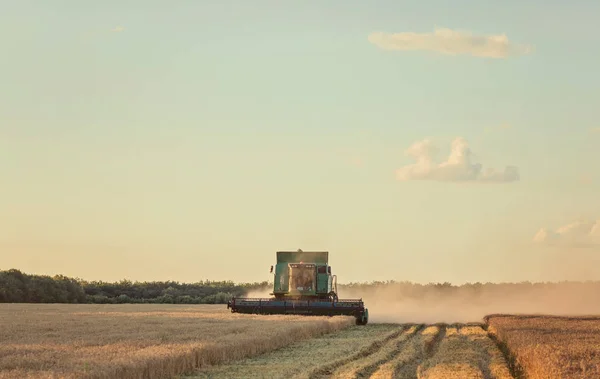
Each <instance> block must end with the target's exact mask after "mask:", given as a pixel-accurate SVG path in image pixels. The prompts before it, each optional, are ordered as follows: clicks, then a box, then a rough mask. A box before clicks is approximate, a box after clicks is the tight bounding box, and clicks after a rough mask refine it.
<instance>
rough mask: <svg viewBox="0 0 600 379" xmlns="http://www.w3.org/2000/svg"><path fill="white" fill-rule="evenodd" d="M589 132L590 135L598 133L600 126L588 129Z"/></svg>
mask: <svg viewBox="0 0 600 379" xmlns="http://www.w3.org/2000/svg"><path fill="white" fill-rule="evenodd" d="M590 132H591V133H600V126H598V127H595V128H590Z"/></svg>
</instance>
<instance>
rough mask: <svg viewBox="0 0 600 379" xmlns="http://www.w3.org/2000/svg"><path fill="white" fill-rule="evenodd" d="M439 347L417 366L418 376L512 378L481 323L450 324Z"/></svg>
mask: <svg viewBox="0 0 600 379" xmlns="http://www.w3.org/2000/svg"><path fill="white" fill-rule="evenodd" d="M436 350H437V351H436V353H435V354H431V355H430V356H429V357H428V358H427V359H426V360H424V361H423V362H422V363H421V364H420V365H419V366H418V367H417V378H419V379H439V378H448V377H460V378H473V379H512V378H513V377H512V375H511V374H510V373H509V371H508V367H507V365H506V362H505V361H504V358H503V356H502V354H501V353H500V351H498V350H497V348H496V346H495V345H494V343H493V341H492V340H491V339H490V338H489V337H488V336H487V333H486V331H485V330H483V328H482V327H481V325H464V324H453V325H449V326H448V327H447V329H446V334H445V336H444V338H443V339H441V341H440V342H439V344H438V347H437V349H436Z"/></svg>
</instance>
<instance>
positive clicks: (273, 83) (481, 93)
mask: <svg viewBox="0 0 600 379" xmlns="http://www.w3.org/2000/svg"><path fill="white" fill-rule="evenodd" d="M598 14H600V3H599V2H597V1H591V0H587V1H581V0H574V1H569V2H563V1H560V2H559V1H557V0H551V1H544V2H543V1H541V0H532V1H527V2H523V1H516V0H506V1H496V2H490V1H475V0H469V1H462V0H461V1H452V2H450V1H442V0H429V1H423V0H421V1H410V2H397V1H389V0H387V1H369V2H362V1H343V2H342V1H329V2H323V1H302V2H285V3H283V2H275V1H260V0H259V1H254V2H248V1H240V0H238V1H208V0H206V1H178V2H165V1H145V2H135V1H126V0H120V1H102V2H78V1H66V0H65V1H60V0H57V1H52V2H48V1H39V0H38V1H27V0H22V1H15V2H9V1H1V2H0V46H1V49H2V59H0V83H1V85H0V269H9V268H18V269H20V270H22V271H24V272H27V273H37V274H49V275H54V274H58V273H60V274H64V275H68V276H73V277H79V278H84V279H87V280H110V281H113V280H120V279H125V278H127V279H130V280H178V281H181V282H194V281H199V280H206V279H209V280H233V281H236V282H245V281H263V280H272V277H271V275H269V266H270V265H271V264H274V263H275V252H276V251H278V250H297V249H303V250H326V251H329V252H330V264H331V265H332V267H333V272H334V273H335V274H337V276H338V281H339V282H340V283H347V282H357V281H372V280H410V281H415V282H421V283H428V282H444V281H449V282H452V283H457V284H460V283H464V282H475V281H481V282H504V281H521V280H530V281H546V280H567V279H572V280H573V279H579V280H586V279H600V265H598V263H599V262H600V197H599V196H598V194H599V193H600V169H599V167H600V108H598V104H600V74H598V70H597V67H600V50H599V49H597V48H596V47H597V46H598V45H599V43H600V37H598V36H599V35H600V33H599V32H600V26H599V25H598V23H597V22H596V21H597V20H596V19H597V15H598Z"/></svg>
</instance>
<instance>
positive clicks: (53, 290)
mask: <svg viewBox="0 0 600 379" xmlns="http://www.w3.org/2000/svg"><path fill="white" fill-rule="evenodd" d="M272 285H273V284H272V283H269V282H267V281H264V282H256V283H237V284H236V283H234V282H233V281H208V280H207V281H200V282H196V283H180V282H177V281H154V282H131V281H129V280H121V281H119V282H114V283H110V282H103V281H85V280H82V279H76V278H70V277H67V276H64V275H55V276H48V275H31V274H26V273H23V272H21V271H19V270H17V269H10V270H5V271H2V270H0V303H88V304H89V303H91V304H124V303H148V304H225V303H227V301H228V300H229V299H231V297H233V296H245V295H247V294H248V293H249V292H251V291H265V292H266V291H268V290H270V289H271V288H272ZM547 290H554V291H556V290H558V291H560V292H565V291H566V293H570V294H572V293H575V294H580V295H582V296H583V294H584V293H585V292H588V293H589V294H590V295H593V297H594V298H597V296H598V294H599V293H600V282H598V281H586V282H567V281H564V282H554V283H551V282H547V283H531V282H520V283H468V284H463V285H459V286H458V285H452V284H450V283H447V282H446V283H429V284H417V283H411V282H406V281H403V282H396V281H385V282H382V281H374V282H368V283H348V284H339V285H338V292H339V294H340V297H342V298H357V297H363V296H369V297H372V298H373V296H376V297H381V296H384V298H386V299H387V300H392V299H395V300H401V299H404V300H407V299H419V300H428V299H430V300H436V299H438V298H439V295H443V296H447V295H455V296H454V297H455V298H456V296H457V295H458V297H468V298H469V299H471V300H473V299H476V298H487V297H489V296H490V295H492V296H501V295H503V294H506V293H521V294H525V293H529V294H532V293H540V294H542V291H547Z"/></svg>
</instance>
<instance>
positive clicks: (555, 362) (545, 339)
mask: <svg viewBox="0 0 600 379" xmlns="http://www.w3.org/2000/svg"><path fill="white" fill-rule="evenodd" d="M486 322H487V323H488V331H489V332H490V333H492V334H494V335H496V337H497V338H498V339H499V340H500V341H502V342H503V343H504V344H505V345H506V347H507V348H508V349H509V351H510V352H511V354H512V355H513V356H514V358H515V361H516V363H517V365H518V367H519V368H520V369H521V370H523V371H524V373H525V375H526V376H527V378H529V379H541V378H544V379H548V378H565V379H569V378H599V377H600V317H558V316H504V315H493V316H488V317H486Z"/></svg>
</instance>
